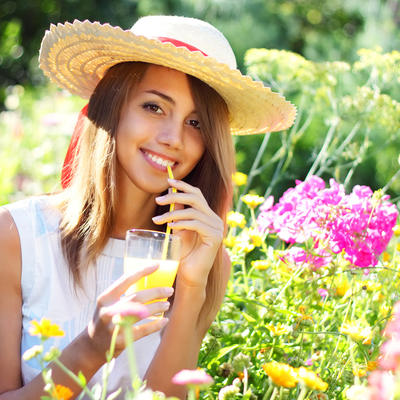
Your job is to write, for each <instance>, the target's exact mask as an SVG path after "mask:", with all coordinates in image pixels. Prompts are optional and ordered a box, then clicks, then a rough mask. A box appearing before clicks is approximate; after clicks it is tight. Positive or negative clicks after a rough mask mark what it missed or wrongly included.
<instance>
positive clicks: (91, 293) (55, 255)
mask: <svg viewBox="0 0 400 400" xmlns="http://www.w3.org/2000/svg"><path fill="white" fill-rule="evenodd" d="M53 202H54V196H40V197H31V198H28V199H26V200H22V201H18V202H15V203H12V204H8V205H6V206H5V208H6V209H7V210H8V211H9V212H10V213H11V216H12V217H13V219H14V221H15V224H16V226H17V229H18V233H19V236H20V241H21V254H22V276H21V288H22V340H21V356H22V354H23V353H24V352H25V351H26V350H28V349H29V348H31V347H32V346H34V345H36V344H40V341H39V339H38V338H37V337H36V336H31V335H30V334H29V332H28V330H29V327H30V325H31V324H30V322H31V321H32V320H37V321H40V319H41V318H42V317H46V318H48V319H50V320H51V321H52V322H53V323H56V324H58V325H59V326H60V328H61V329H62V330H63V331H64V332H65V335H64V336H62V337H56V338H50V339H49V340H48V341H47V342H46V348H45V349H46V350H47V349H49V348H50V347H52V346H57V347H58V348H59V349H63V348H64V347H65V346H67V345H68V344H69V343H70V342H71V341H72V340H73V339H74V338H75V337H76V336H77V335H78V334H79V333H81V332H82V331H83V330H84V329H85V327H86V326H87V324H88V322H89V321H90V319H91V317H92V315H93V313H94V310H95V307H96V298H97V297H98V295H99V294H100V293H102V292H103V291H104V290H105V289H106V288H107V287H108V286H110V284H111V283H112V282H114V281H115V280H116V279H117V278H119V277H120V276H121V275H122V273H123V254H124V244H125V242H124V241H123V240H117V239H109V241H108V243H107V245H106V246H105V248H104V250H103V252H102V254H101V255H100V256H99V257H98V259H97V260H96V262H95V263H94V264H95V265H90V267H89V269H88V272H87V274H86V275H85V276H83V277H82V283H83V288H84V290H81V289H77V290H76V292H75V289H74V287H73V284H72V280H71V277H70V275H69V272H68V267H67V264H66V261H65V259H64V256H63V254H62V250H61V245H60V232H59V227H58V226H59V222H60V212H59V211H58V210H57V209H56V208H55V207H54V206H52V203H53ZM159 343H160V334H159V333H158V332H157V333H153V334H151V335H149V336H147V337H144V338H142V339H140V340H138V341H136V342H135V353H136V361H137V369H138V373H139V375H140V377H141V378H143V376H144V374H145V372H146V370H147V368H148V366H149V364H150V362H151V360H152V359H153V357H154V354H155V352H156V350H157V347H158V345H159ZM21 368H22V379H23V383H24V384H26V383H28V382H29V381H31V380H32V379H33V378H34V377H35V376H36V375H37V374H38V373H40V370H41V369H40V365H39V363H38V362H37V361H36V359H31V360H29V361H24V360H23V359H22V357H21ZM101 381H102V368H101V369H100V370H99V371H97V373H96V374H95V375H94V376H93V377H92V379H91V380H90V382H89V384H88V386H92V385H94V384H95V383H97V382H101ZM129 385H130V378H129V368H128V361H127V357H126V353H125V352H122V353H121V354H120V356H119V357H118V358H117V359H116V361H115V365H114V368H113V371H112V373H111V375H110V378H109V384H108V388H109V389H108V392H109V393H112V392H113V391H115V390H116V389H117V388H119V387H123V388H124V387H125V388H126V387H129Z"/></svg>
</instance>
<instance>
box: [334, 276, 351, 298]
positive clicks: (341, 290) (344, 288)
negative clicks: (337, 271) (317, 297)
mask: <svg viewBox="0 0 400 400" xmlns="http://www.w3.org/2000/svg"><path fill="white" fill-rule="evenodd" d="M350 287H351V286H350V283H349V281H348V280H347V279H343V280H342V281H340V282H339V283H338V284H337V285H336V294H337V295H338V296H340V297H343V296H344V295H345V294H346V293H347V292H348V291H349V289H350Z"/></svg>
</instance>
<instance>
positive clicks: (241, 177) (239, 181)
mask: <svg viewBox="0 0 400 400" xmlns="http://www.w3.org/2000/svg"><path fill="white" fill-rule="evenodd" d="M232 181H233V183H234V184H235V185H236V186H243V185H245V184H246V182H247V175H246V174H243V173H242V172H235V173H234V174H233V175H232Z"/></svg>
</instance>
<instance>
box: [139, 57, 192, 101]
mask: <svg viewBox="0 0 400 400" xmlns="http://www.w3.org/2000/svg"><path fill="white" fill-rule="evenodd" d="M151 89H156V90H160V91H166V92H167V94H174V95H175V96H184V97H188V96H189V97H190V99H191V100H192V93H191V88H190V84H189V79H188V77H187V75H186V74H185V73H184V72H181V71H177V70H175V69H171V68H167V67H163V66H161V65H154V64H151V65H149V67H148V68H147V69H146V72H145V73H144V75H143V77H142V79H141V80H140V82H139V84H138V86H137V90H136V92H138V91H146V90H151Z"/></svg>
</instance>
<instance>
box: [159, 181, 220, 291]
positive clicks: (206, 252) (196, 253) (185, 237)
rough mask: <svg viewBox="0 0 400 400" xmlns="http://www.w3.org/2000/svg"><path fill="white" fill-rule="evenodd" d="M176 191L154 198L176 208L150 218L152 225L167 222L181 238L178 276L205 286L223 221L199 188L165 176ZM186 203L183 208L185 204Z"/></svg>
mask: <svg viewBox="0 0 400 400" xmlns="http://www.w3.org/2000/svg"><path fill="white" fill-rule="evenodd" d="M168 182H169V184H170V185H171V186H172V187H174V188H176V189H177V190H178V191H179V192H177V193H168V194H166V195H164V196H161V197H157V198H156V202H157V203H158V204H160V205H167V204H172V203H175V210H174V211H172V212H166V213H165V214H163V215H159V216H156V217H154V218H153V221H154V223H155V224H165V223H168V224H169V225H170V226H171V228H172V229H173V232H174V234H178V235H179V236H181V238H182V245H183V246H182V247H183V249H182V250H183V251H182V258H181V261H180V266H179V270H178V279H181V280H183V282H184V283H185V284H187V285H189V286H204V287H205V285H206V283H207V278H208V273H209V272H210V269H211V267H212V265H213V264H214V260H215V257H216V254H217V252H218V249H219V248H220V246H221V243H222V239H223V234H224V224H223V221H222V220H221V218H220V217H219V216H218V215H217V214H216V213H215V212H214V211H213V210H212V209H211V208H210V206H209V205H208V203H207V201H206V199H205V198H204V196H203V193H202V192H201V190H200V189H198V188H196V187H194V186H192V185H190V184H188V183H186V182H183V181H179V180H175V179H168ZM185 205H186V206H189V207H187V208H184V206H185Z"/></svg>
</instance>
